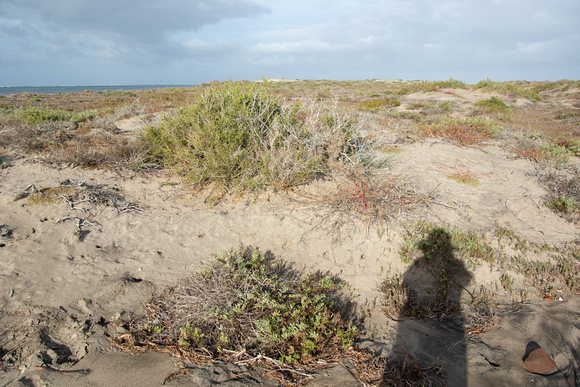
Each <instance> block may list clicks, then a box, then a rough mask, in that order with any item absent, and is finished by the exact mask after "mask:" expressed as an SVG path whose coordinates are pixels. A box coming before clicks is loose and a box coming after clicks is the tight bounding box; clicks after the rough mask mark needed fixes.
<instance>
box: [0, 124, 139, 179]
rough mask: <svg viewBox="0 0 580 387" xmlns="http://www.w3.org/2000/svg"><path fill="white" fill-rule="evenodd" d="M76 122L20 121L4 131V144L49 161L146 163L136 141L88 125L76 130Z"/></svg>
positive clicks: (84, 164) (118, 164) (94, 165)
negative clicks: (33, 124) (34, 124)
mask: <svg viewBox="0 0 580 387" xmlns="http://www.w3.org/2000/svg"><path fill="white" fill-rule="evenodd" d="M72 125H73V123H70V122H49V123H42V124H39V125H36V126H30V125H21V124H17V125H14V126H10V127H8V128H6V130H4V131H3V132H2V133H1V136H0V145H2V146H5V147H7V148H11V149H13V150H14V151H16V152H18V153H22V154H26V155H27V156H30V155H31V154H32V155H37V156H40V157H42V158H43V159H44V161H47V162H51V163H58V164H61V163H66V164H71V165H73V166H82V167H89V168H112V167H132V168H139V167H141V166H142V165H143V164H144V162H143V158H144V157H142V155H143V153H142V152H141V149H140V148H139V147H138V145H137V144H136V143H135V142H134V141H131V140H130V139H128V138H126V137H123V136H122V135H119V134H114V133H109V132H107V131H106V130H90V128H89V127H87V126H84V127H82V128H78V129H76V130H72V129H71V126H72ZM72 128H76V124H75V125H74V126H72Z"/></svg>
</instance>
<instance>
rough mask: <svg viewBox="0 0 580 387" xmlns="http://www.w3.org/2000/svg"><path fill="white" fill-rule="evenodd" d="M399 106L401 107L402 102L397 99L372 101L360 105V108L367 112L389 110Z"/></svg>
mask: <svg viewBox="0 0 580 387" xmlns="http://www.w3.org/2000/svg"><path fill="white" fill-rule="evenodd" d="M397 106H401V101H399V100H398V99H395V98H385V99H371V100H369V101H364V102H361V103H360V104H359V107H360V108H362V109H366V110H379V109H381V108H389V107H397Z"/></svg>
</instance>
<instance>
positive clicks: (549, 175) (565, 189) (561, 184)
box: [539, 170, 580, 223]
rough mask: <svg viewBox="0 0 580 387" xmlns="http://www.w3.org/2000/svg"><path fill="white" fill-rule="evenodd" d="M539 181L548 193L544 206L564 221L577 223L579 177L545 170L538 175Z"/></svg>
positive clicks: (579, 191)
mask: <svg viewBox="0 0 580 387" xmlns="http://www.w3.org/2000/svg"><path fill="white" fill-rule="evenodd" d="M539 179H540V182H541V183H542V184H544V186H545V187H546V190H547V191H548V194H547V195H546V197H545V200H546V206H547V207H548V208H550V209H552V210H553V211H555V212H556V213H558V214H559V215H560V216H562V217H564V218H565V219H566V220H568V221H571V222H575V223H579V222H580V177H578V176H567V175H565V174H563V173H558V172H556V171H554V170H546V171H544V172H542V173H541V174H540V177H539Z"/></svg>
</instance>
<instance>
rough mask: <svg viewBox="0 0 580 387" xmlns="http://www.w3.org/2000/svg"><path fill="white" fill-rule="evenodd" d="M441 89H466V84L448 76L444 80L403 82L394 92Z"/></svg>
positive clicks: (404, 92)
mask: <svg viewBox="0 0 580 387" xmlns="http://www.w3.org/2000/svg"><path fill="white" fill-rule="evenodd" d="M441 89H467V85H466V84H465V82H463V81H459V80H457V79H453V78H449V79H448V80H446V81H413V82H405V83H403V84H402V85H401V86H400V87H399V88H398V90H396V92H395V93H396V94H398V95H405V94H413V93H420V92H423V93H429V92H436V91H440V90H441Z"/></svg>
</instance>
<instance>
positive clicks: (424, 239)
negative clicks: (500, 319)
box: [380, 221, 580, 332]
mask: <svg viewBox="0 0 580 387" xmlns="http://www.w3.org/2000/svg"><path fill="white" fill-rule="evenodd" d="M399 255H400V257H401V259H402V261H403V262H405V263H411V262H413V263H412V265H411V266H410V267H409V269H408V270H407V272H406V273H405V275H403V276H400V275H390V276H387V277H386V278H385V280H384V281H383V282H382V284H381V285H380V289H381V290H382V292H383V293H384V295H385V302H384V307H385V312H386V313H387V314H388V315H389V316H401V317H411V318H423V317H433V316H441V313H445V314H448V313H452V312H453V311H454V310H455V311H456V310H458V308H457V307H453V306H454V304H453V302H452V301H453V299H450V298H449V296H450V295H451V294H452V292H451V291H452V289H453V286H457V285H458V284H459V285H461V288H463V289H466V288H467V284H466V283H465V279H466V278H468V277H466V276H467V275H468V273H467V272H464V271H463V268H462V266H461V264H460V263H464V264H465V265H466V268H467V269H468V270H475V269H477V267H479V266H480V265H481V264H482V263H487V264H488V265H489V266H490V270H494V271H497V272H499V273H501V274H500V275H499V280H498V283H497V284H496V291H497V289H502V290H503V291H504V292H505V293H507V294H508V295H509V296H510V297H511V300H512V304H513V305H514V306H518V305H521V304H522V303H524V302H526V300H527V298H528V296H529V294H528V290H529V285H531V286H533V289H534V290H535V291H536V292H537V295H538V296H539V298H540V299H544V298H546V297H551V298H553V297H554V295H555V294H557V292H561V291H563V290H570V291H572V292H575V293H578V292H579V291H580V281H579V280H578V278H580V249H579V247H578V246H577V245H576V244H574V243H569V244H561V245H557V246H556V245H554V246H551V245H548V244H537V243H532V242H529V241H527V240H526V239H524V238H522V237H520V236H518V235H517V234H515V233H514V232H513V231H512V230H511V229H509V228H506V227H499V228H498V229H496V230H495V232H494V234H493V236H492V238H491V239H490V240H487V239H486V238H484V237H482V236H479V235H477V234H474V233H472V232H464V231H460V230H457V229H449V228H444V227H440V226H437V225H435V224H432V223H426V222H424V221H419V222H417V223H416V224H415V225H414V226H413V227H410V228H408V229H407V230H406V232H405V234H404V235H403V243H402V244H401V245H400V247H399ZM421 267H422V268H423V269H421ZM420 269H421V270H422V271H421V270H420ZM417 270H419V271H420V273H419V274H420V275H419V276H418V275H417V273H415V274H412V273H413V272H416V271H417ZM458 273H459V274H461V273H463V274H462V275H459V276H458ZM414 278H421V281H420V283H421V285H420V286H419V287H417V286H416V285H413V279H414ZM429 278H430V279H429ZM461 281H463V282H464V283H463V284H461ZM524 283H526V284H528V286H525V285H524ZM456 290H457V289H456ZM425 294H430V295H431V299H428V298H427V301H428V302H426V301H425V296H424V295H425ZM469 294H470V295H471V297H472V300H471V303H470V304H469V306H470V307H471V308H472V310H473V311H474V313H473V314H472V315H471V316H470V319H471V320H472V321H471V320H470V326H472V328H473V331H474V332H481V329H488V328H490V327H492V326H493V325H494V321H495V322H497V321H496V319H495V318H494V316H493V313H490V310H489V308H488V307H489V305H490V304H491V303H493V302H494V301H493V300H494V298H495V296H494V290H493V288H491V287H481V289H480V291H479V294H477V292H475V291H471V292H470V293H469ZM442 300H447V301H446V302H441V301H442ZM490 324H491V325H490Z"/></svg>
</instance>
